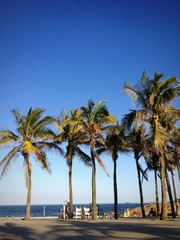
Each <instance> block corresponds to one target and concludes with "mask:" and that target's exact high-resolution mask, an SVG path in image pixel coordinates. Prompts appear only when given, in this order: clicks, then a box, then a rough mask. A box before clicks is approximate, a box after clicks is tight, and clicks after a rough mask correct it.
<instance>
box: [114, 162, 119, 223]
mask: <svg viewBox="0 0 180 240" xmlns="http://www.w3.org/2000/svg"><path fill="white" fill-rule="evenodd" d="M113 162H114V174H113V179H114V219H118V191H117V176H116V169H117V164H116V160H115V159H114V161H113Z"/></svg>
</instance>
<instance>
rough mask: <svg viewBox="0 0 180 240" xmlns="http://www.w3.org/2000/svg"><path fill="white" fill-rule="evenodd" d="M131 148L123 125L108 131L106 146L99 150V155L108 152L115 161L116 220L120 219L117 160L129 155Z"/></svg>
mask: <svg viewBox="0 0 180 240" xmlns="http://www.w3.org/2000/svg"><path fill="white" fill-rule="evenodd" d="M128 151H129V146H128V143H127V141H126V138H125V134H124V129H123V127H122V126H121V125H116V126H112V127H110V128H109V129H108V132H107V135H106V139H105V146H104V147H102V148H99V149H98V150H97V152H98V154H101V153H103V152H107V153H109V154H110V156H111V158H112V160H113V166H114V169H113V188H114V218H115V219H118V188H117V160H118V154H119V153H127V152H128Z"/></svg>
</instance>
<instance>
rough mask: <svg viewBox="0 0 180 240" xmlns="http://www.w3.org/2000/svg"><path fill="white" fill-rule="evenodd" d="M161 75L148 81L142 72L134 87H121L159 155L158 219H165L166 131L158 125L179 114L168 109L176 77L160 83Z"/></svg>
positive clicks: (175, 90)
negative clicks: (132, 104) (164, 119)
mask: <svg viewBox="0 0 180 240" xmlns="http://www.w3.org/2000/svg"><path fill="white" fill-rule="evenodd" d="M162 76H163V74H160V73H155V75H154V79H152V80H151V79H149V77H148V76H147V75H146V73H143V75H142V78H141V83H140V84H139V85H137V86H135V87H134V88H133V87H132V86H131V85H129V84H125V85H124V88H123V89H124V92H126V93H127V94H129V95H130V96H131V97H132V98H133V100H134V101H135V102H136V103H137V104H138V105H139V106H140V110H137V112H138V113H139V116H140V117H141V118H139V119H141V121H143V122H144V123H146V126H147V125H148V128H147V131H148V133H149V134H150V137H151V138H152V140H153V141H152V144H153V147H154V150H155V152H156V154H157V155H158V156H159V161H160V173H161V189H162V204H161V216H160V219H162V220H165V219H166V218H167V208H166V179H165V168H166V164H165V159H164V156H165V154H166V153H167V144H168V140H169V135H168V133H167V130H166V128H165V127H164V126H163V125H162V120H163V117H164V115H167V114H171V115H174V114H179V111H178V110H177V109H175V108H173V107H171V106H170V105H171V103H172V101H173V100H175V99H176V98H177V97H178V96H179V85H178V81H177V78H176V77H175V76H172V77H170V78H168V79H165V80H163V81H161V77H162Z"/></svg>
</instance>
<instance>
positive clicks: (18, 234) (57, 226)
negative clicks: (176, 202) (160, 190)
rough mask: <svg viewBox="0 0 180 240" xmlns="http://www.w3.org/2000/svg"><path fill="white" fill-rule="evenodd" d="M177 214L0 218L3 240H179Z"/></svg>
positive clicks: (0, 235) (1, 237)
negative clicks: (92, 218)
mask: <svg viewBox="0 0 180 240" xmlns="http://www.w3.org/2000/svg"><path fill="white" fill-rule="evenodd" d="M179 237H180V217H177V218H176V219H168V220H166V221H160V220H159V219H157V218H156V219H155V218H152V219H150V218H148V219H141V218H120V219H118V220H109V219H101V220H97V221H90V220H84V221H83V220H60V219H33V220H30V221H24V220H20V219H0V239H2V240H11V239H12V240H41V239H42V240H58V239H60V240H67V239H72V240H76V239H78V240H90V239H94V240H100V239H103V240H112V239H114V240H115V239H116V240H117V239H179Z"/></svg>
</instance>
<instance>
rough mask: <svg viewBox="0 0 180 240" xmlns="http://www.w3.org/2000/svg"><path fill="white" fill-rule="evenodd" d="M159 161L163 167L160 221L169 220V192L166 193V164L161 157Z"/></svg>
mask: <svg viewBox="0 0 180 240" xmlns="http://www.w3.org/2000/svg"><path fill="white" fill-rule="evenodd" d="M159 159H160V165H161V194H162V203H161V215H160V220H166V219H167V192H166V177H165V162H164V159H163V158H162V157H161V156H160V158H159Z"/></svg>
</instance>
